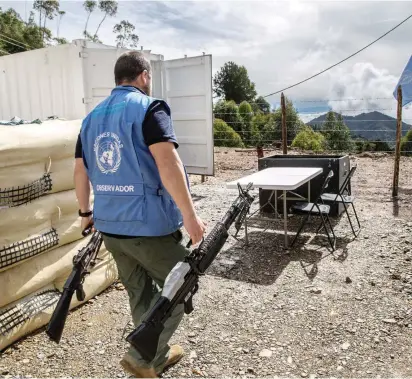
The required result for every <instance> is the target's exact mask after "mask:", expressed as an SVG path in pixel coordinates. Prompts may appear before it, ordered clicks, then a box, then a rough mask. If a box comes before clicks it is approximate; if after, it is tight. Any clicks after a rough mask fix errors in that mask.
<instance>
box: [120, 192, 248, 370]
mask: <svg viewBox="0 0 412 379" xmlns="http://www.w3.org/2000/svg"><path fill="white" fill-rule="evenodd" d="M251 187H252V185H251V184H249V185H248V186H247V188H246V189H245V190H244V189H242V188H241V186H240V185H239V184H238V189H239V196H238V197H237V198H236V200H235V201H234V202H233V203H232V205H231V207H230V209H229V210H228V211H227V212H226V214H225V215H224V216H223V218H222V219H221V221H220V222H218V223H217V224H216V225H215V226H214V228H213V229H212V231H211V232H210V233H209V234H208V235H207V237H206V238H205V239H204V240H203V241H202V242H201V243H200V245H199V247H198V248H196V249H194V250H193V251H192V252H191V253H190V254H189V255H188V256H187V257H186V258H185V260H184V261H182V262H179V263H177V264H176V265H175V267H174V268H173V269H172V270H171V271H170V273H169V275H168V276H167V278H166V280H165V285H164V287H163V290H162V294H161V296H160V298H159V299H158V301H157V302H156V303H155V305H154V306H153V308H152V309H151V310H150V311H149V313H148V314H147V316H146V317H145V319H144V320H143V322H142V323H141V324H140V325H139V326H138V327H137V328H136V329H135V330H133V331H132V332H131V333H130V334H129V335H128V336H127V337H126V340H127V341H128V342H129V343H130V344H131V345H132V346H133V347H134V348H135V349H136V350H137V351H138V352H139V353H140V355H141V356H142V357H143V358H144V359H145V360H147V361H149V362H151V361H152V360H153V359H154V357H155V354H156V350H157V346H158V343H159V338H160V334H161V333H162V331H163V329H164V324H165V322H166V321H167V319H168V318H169V317H170V316H171V314H172V313H173V311H174V309H175V308H176V307H177V306H178V305H180V304H183V305H184V311H185V313H186V314H189V313H191V312H192V311H193V302H192V300H193V295H194V294H195V293H196V292H197V290H198V280H199V276H201V275H203V274H204V273H205V271H206V269H207V268H208V267H209V266H210V264H211V263H212V262H213V260H214V259H215V258H216V256H217V254H218V253H219V251H220V250H221V248H222V247H223V245H224V244H225V242H226V240H227V238H228V236H229V234H228V229H229V228H230V226H231V225H232V224H233V223H234V222H235V226H236V229H237V232H238V231H239V228H240V227H241V223H242V222H243V220H244V219H245V217H246V214H247V213H248V212H249V209H250V206H251V204H252V202H253V200H254V198H253V197H252V196H251V195H250V194H249V193H248V191H249V190H250V188H251ZM236 234H237V233H236ZM189 244H190V242H189Z"/></svg>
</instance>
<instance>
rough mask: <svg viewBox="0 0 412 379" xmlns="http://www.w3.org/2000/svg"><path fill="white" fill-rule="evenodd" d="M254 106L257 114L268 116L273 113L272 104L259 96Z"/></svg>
mask: <svg viewBox="0 0 412 379" xmlns="http://www.w3.org/2000/svg"><path fill="white" fill-rule="evenodd" d="M253 106H254V107H255V108H254V109H253V110H254V112H255V113H257V112H259V111H260V112H262V113H264V114H268V113H270V111H271V109H270V108H271V107H270V104H269V103H268V102H267V101H266V100H265V98H264V97H262V96H259V97H258V98H257V99H256V100H255V101H254V103H253Z"/></svg>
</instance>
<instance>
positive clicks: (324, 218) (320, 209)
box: [290, 170, 336, 251]
mask: <svg viewBox="0 0 412 379" xmlns="http://www.w3.org/2000/svg"><path fill="white" fill-rule="evenodd" d="M332 177H333V171H332V170H330V171H329V174H328V176H327V177H326V179H325V181H324V183H323V185H322V188H321V191H320V193H319V195H318V197H317V198H316V199H315V201H314V202H313V203H310V202H299V203H298V204H295V205H293V206H292V207H291V211H292V212H293V213H295V214H298V215H305V214H306V217H305V218H304V219H303V220H302V222H301V224H300V227H299V229H298V231H297V233H296V234H295V237H294V238H293V241H292V243H291V244H290V247H292V246H293V245H294V243H295V241H296V239H297V238H298V236H299V235H300V233H301V232H302V230H303V227H304V226H305V224H306V223H307V221H308V220H309V217H310V216H319V217H320V218H321V224H320V225H319V228H318V229H317V231H316V234H318V233H319V231H320V230H321V229H322V227H324V228H325V232H326V234H327V236H328V240H329V243H330V245H331V247H332V250H333V251H334V250H335V248H336V236H335V232H334V230H333V226H332V223H331V222H330V218H329V212H330V206H329V205H326V204H321V203H320V199H321V196H322V194H323V193H324V191H325V189H326V188H327V186H328V184H329V181H330V180H331V178H332ZM327 224H328V225H329V227H330V230H331V234H332V236H333V238H332V237H331V235H330V234H329V231H328V229H327V227H326V226H327Z"/></svg>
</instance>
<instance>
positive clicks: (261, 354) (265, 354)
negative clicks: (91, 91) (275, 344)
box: [259, 349, 272, 357]
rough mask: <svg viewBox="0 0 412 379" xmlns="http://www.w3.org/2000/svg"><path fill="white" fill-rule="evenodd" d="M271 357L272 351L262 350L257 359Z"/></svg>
mask: <svg viewBox="0 0 412 379" xmlns="http://www.w3.org/2000/svg"><path fill="white" fill-rule="evenodd" d="M271 356H272V350H269V349H263V350H262V351H261V352H260V353H259V357H271Z"/></svg>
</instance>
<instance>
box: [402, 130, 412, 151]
mask: <svg viewBox="0 0 412 379" xmlns="http://www.w3.org/2000/svg"><path fill="white" fill-rule="evenodd" d="M400 150H401V154H402V155H405V156H412V129H411V130H409V131H408V132H407V133H406V135H405V136H404V137H402V139H401V146H400Z"/></svg>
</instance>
